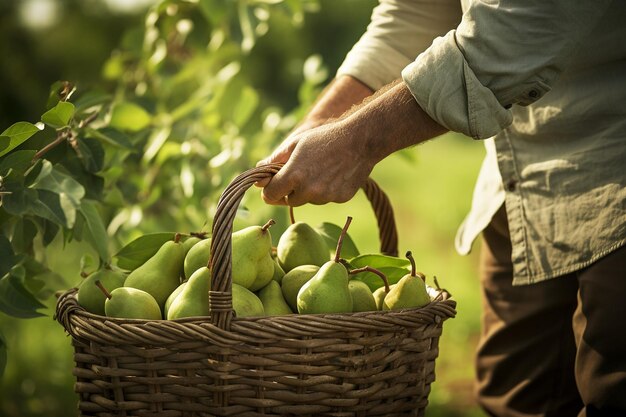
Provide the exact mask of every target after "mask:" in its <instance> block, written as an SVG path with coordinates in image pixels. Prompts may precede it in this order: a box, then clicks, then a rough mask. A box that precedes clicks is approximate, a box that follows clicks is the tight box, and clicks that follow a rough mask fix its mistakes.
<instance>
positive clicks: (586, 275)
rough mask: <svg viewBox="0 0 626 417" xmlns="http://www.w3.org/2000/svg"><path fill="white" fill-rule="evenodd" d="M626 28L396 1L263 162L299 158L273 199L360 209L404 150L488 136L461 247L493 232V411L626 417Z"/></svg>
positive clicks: (505, 2)
mask: <svg viewBox="0 0 626 417" xmlns="http://www.w3.org/2000/svg"><path fill="white" fill-rule="evenodd" d="M624 22H626V3H623V2H621V1H610V0H605V1H604V0H603V1H600V0H598V1H593V2H592V1H571V0H552V1H549V0H543V1H528V0H526V1H523V0H500V1H498V0H491V1H487V0H483V1H478V0H466V1H463V4H462V5H461V6H460V5H459V4H458V1H457V2H456V3H455V1H454V0H440V1H428V0H413V1H411V0H395V1H394V0H381V1H380V5H379V6H378V7H376V9H375V10H374V13H373V15H372V22H371V24H370V25H369V26H368V29H367V31H366V33H365V34H364V35H363V37H362V38H361V39H360V40H359V42H358V43H357V44H356V45H355V46H354V47H353V49H352V50H351V52H350V53H349V54H348V56H347V57H346V60H345V61H344V63H343V65H342V66H341V67H340V68H339V71H338V74H337V77H336V78H335V80H334V81H333V82H332V83H331V84H330V86H329V87H328V88H327V89H326V90H325V91H324V92H323V94H322V95H321V97H320V98H319V100H318V101H317V103H316V104H315V105H314V107H313V108H312V109H311V111H310V113H309V114H308V116H307V117H306V119H305V120H304V121H303V123H302V124H301V125H300V126H299V127H298V128H297V129H296V130H295V131H294V132H293V133H292V134H291V135H290V136H289V137H288V138H287V139H286V140H285V141H284V142H283V143H282V144H281V145H280V146H279V147H278V148H277V149H276V150H275V151H274V153H273V154H272V155H271V156H269V157H268V158H266V159H265V160H264V161H261V162H260V163H269V162H282V163H285V164H286V165H285V166H284V168H283V169H281V171H280V172H279V173H278V174H277V175H276V176H275V177H274V178H273V179H272V180H271V181H266V182H264V183H262V184H259V185H261V186H264V190H263V196H264V197H263V198H264V199H265V201H267V202H268V203H271V204H289V205H291V206H299V205H302V204H305V203H313V204H324V203H327V202H331V201H332V202H345V201H347V200H349V199H350V198H351V197H352V196H353V195H354V194H355V192H356V191H357V190H358V188H359V186H360V185H361V184H363V182H364V181H365V179H366V178H367V177H368V175H369V174H370V172H371V170H372V168H373V167H374V165H376V163H378V162H379V161H381V160H382V159H384V158H385V157H386V156H388V155H390V154H391V153H393V152H395V151H397V150H399V149H403V148H405V147H408V146H411V145H415V144H418V143H421V142H424V141H426V140H428V139H431V138H434V137H436V136H438V135H440V134H442V133H444V132H446V131H448V130H452V131H456V132H461V133H464V134H466V135H467V136H469V137H472V138H474V139H487V140H486V141H485V145H486V149H487V152H486V158H485V161H484V163H483V167H482V170H481V173H480V175H479V178H478V183H477V186H476V190H475V193H474V203H473V205H472V210H471V211H470V213H469V215H468V217H467V218H466V220H465V222H464V224H463V225H462V226H461V228H460V230H459V234H458V236H457V242H456V243H457V248H458V250H459V251H460V252H462V253H466V252H468V251H469V249H470V246H471V243H472V241H473V240H474V238H475V237H476V235H477V234H478V233H480V232H481V231H482V232H483V248H482V257H481V284H482V289H483V308H484V314H483V332H482V337H481V341H480V345H479V349H478V354H477V361H476V366H477V397H478V401H479V403H480V405H481V406H482V407H483V408H484V409H485V411H486V412H487V413H489V414H490V415H495V416H565V417H567V416H576V415H578V416H598V415H603V416H618V415H626V325H625V324H624V320H626V301H625V300H626V250H625V249H624V243H625V242H626V24H624ZM438 36H439V37H438ZM433 40H434V41H433ZM400 78H401V79H400ZM394 80H397V81H394ZM374 92H376V93H375V94H373V93H374ZM359 103H361V104H360V105H358V106H356V107H353V106H355V105H357V104H359ZM445 162H447V161H442V163H445ZM451 163H454V162H453V161H451Z"/></svg>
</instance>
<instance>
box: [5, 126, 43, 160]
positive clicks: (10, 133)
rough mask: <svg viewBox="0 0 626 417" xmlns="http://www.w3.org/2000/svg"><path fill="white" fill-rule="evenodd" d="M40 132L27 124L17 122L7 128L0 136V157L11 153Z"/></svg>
mask: <svg viewBox="0 0 626 417" xmlns="http://www.w3.org/2000/svg"><path fill="white" fill-rule="evenodd" d="M40 130H41V129H39V127H37V126H35V125H34V124H32V123H28V122H17V123H15V124H13V125H11V126H9V127H8V128H7V129H6V130H5V131H4V132H2V133H1V134H0V156H2V155H5V154H7V153H9V152H11V151H12V150H13V149H14V148H16V147H18V146H19V145H21V144H22V143H24V142H25V141H26V140H27V139H28V138H30V137H31V136H33V135H34V134H35V133H37V132H39V131H40ZM7 138H8V141H9V142H8V143H7Z"/></svg>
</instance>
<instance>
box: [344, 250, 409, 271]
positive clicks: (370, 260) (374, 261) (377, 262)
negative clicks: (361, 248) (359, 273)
mask: <svg viewBox="0 0 626 417" xmlns="http://www.w3.org/2000/svg"><path fill="white" fill-rule="evenodd" d="M349 262H350V265H352V266H353V267H355V268H362V267H364V266H371V267H372V268H376V269H380V268H384V267H388V266H394V267H398V268H407V267H410V266H411V263H410V262H409V260H408V259H403V258H397V257H395V256H388V255H380V254H377V253H370V254H364V255H359V256H357V257H356V258H352V259H350V260H349Z"/></svg>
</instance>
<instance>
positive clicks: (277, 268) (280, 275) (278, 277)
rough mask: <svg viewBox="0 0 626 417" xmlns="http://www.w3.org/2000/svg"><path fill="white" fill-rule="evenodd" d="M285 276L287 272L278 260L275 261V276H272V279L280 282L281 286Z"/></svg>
mask: <svg viewBox="0 0 626 417" xmlns="http://www.w3.org/2000/svg"><path fill="white" fill-rule="evenodd" d="M284 276H285V271H284V270H283V268H282V267H281V266H280V264H279V263H278V260H276V259H274V275H273V276H272V279H273V280H274V281H276V282H278V283H279V284H281V283H282V282H283V277H284Z"/></svg>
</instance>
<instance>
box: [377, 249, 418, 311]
mask: <svg viewBox="0 0 626 417" xmlns="http://www.w3.org/2000/svg"><path fill="white" fill-rule="evenodd" d="M406 257H407V258H409V260H410V261H411V273H410V274H407V275H405V276H403V277H402V278H400V281H398V282H397V283H396V285H395V286H394V287H393V288H392V289H390V290H389V292H388V293H387V295H386V296H385V299H384V300H383V308H382V309H383V310H400V309H403V308H415V307H423V306H425V305H426V304H428V303H430V297H429V296H428V292H427V291H426V283H425V282H424V278H425V277H424V276H423V274H420V276H418V275H417V273H416V272H415V261H414V260H413V256H412V255H411V252H407V253H406Z"/></svg>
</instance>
